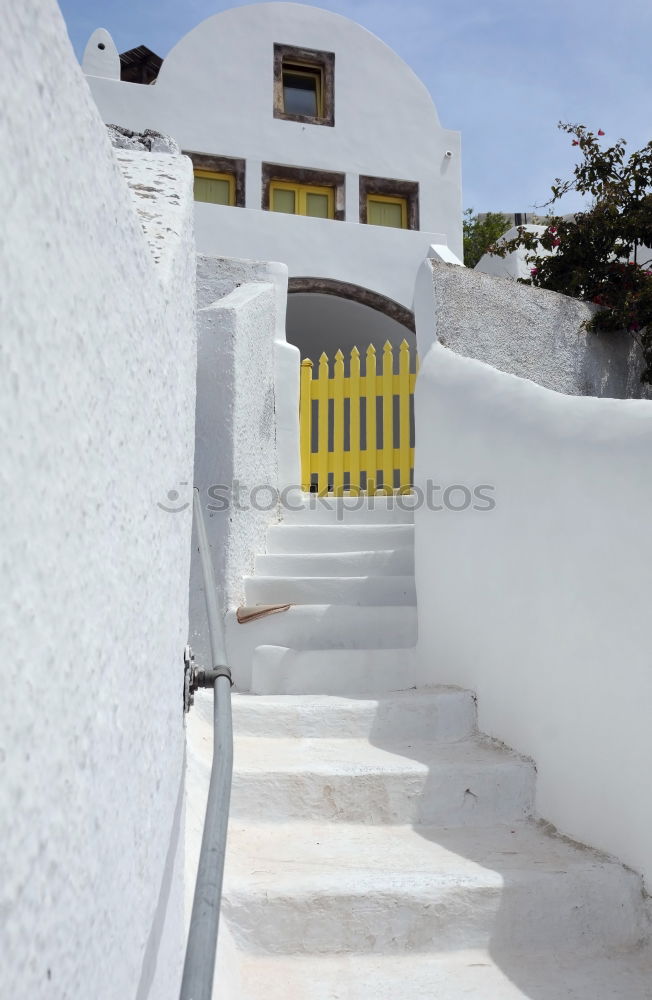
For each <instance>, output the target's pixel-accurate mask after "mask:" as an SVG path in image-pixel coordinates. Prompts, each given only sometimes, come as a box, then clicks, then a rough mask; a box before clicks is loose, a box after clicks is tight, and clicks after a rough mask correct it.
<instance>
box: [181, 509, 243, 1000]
mask: <svg viewBox="0 0 652 1000" xmlns="http://www.w3.org/2000/svg"><path fill="white" fill-rule="evenodd" d="M193 507H194V513H195V519H196V528H197V538H198V541H199V554H200V559H201V564H202V572H203V576H204V591H205V595H206V609H207V612H208V629H209V635H210V644H211V654H212V660H213V671H217V676H216V677H215V679H214V680H212V677H211V674H212V672H211V671H208V672H207V674H208V675H209V677H208V678H207V679H209V682H211V683H212V685H213V761H212V765H211V778H210V784H209V788H208V801H207V803H206V817H205V820H204V833H203V835H202V842H201V851H200V855H199V865H198V867H197V881H196V883H195V896H194V900H193V904H192V915H191V918H190V928H189V930H188V944H187V946H186V959H185V963H184V967H183V979H182V982H181V993H180V995H179V996H180V1000H211V996H212V993H213V977H214V973H215V952H216V949H217V931H218V925H219V919H220V903H221V899H222V878H223V875H224V855H225V852H226V835H227V827H228V822H229V803H230V799H231V776H232V773H233V722H232V718H231V683H232V682H231V675H230V671H229V670H228V668H227V667H226V666H225V665H224V664H225V660H226V654H225V647H224V634H223V629H222V621H221V618H220V616H219V611H218V607H217V588H216V585H215V574H214V571H213V564H212V560H211V557H210V549H209V546H208V538H207V536H206V526H205V524H204V516H203V512H202V509H201V502H200V499H199V491H198V490H197V489H195V491H194V502H193Z"/></svg>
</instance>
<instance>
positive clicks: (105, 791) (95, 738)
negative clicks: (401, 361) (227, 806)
mask: <svg viewBox="0 0 652 1000" xmlns="http://www.w3.org/2000/svg"><path fill="white" fill-rule="evenodd" d="M0 21H1V22H2V31H3V43H4V45H3V52H4V57H3V59H2V61H0V95H1V99H2V108H3V115H2V118H1V119H0V143H1V146H2V162H1V164H0V174H1V176H2V183H1V184H0V209H1V215H2V233H1V234H0V299H1V301H2V353H3V364H2V366H0V382H1V390H0V433H1V434H2V440H3V449H2V460H1V462H0V483H1V485H2V497H3V504H4V514H3V519H2V526H1V528H0V535H1V538H0V542H1V544H0V549H1V551H2V584H3V588H4V589H3V600H2V602H0V634H1V635H2V638H3V641H4V648H3V653H2V662H3V669H4V677H5V682H4V684H3V696H2V700H1V703H0V732H2V749H1V751H0V757H1V758H2V771H3V778H2V785H1V788H0V843H1V844H2V855H3V858H4V865H3V876H2V887H1V889H0V911H1V912H2V916H1V917H0V923H1V924H2V932H1V936H2V958H1V959H0V967H1V972H0V983H1V985H0V993H1V994H2V996H3V997H16V998H18V997H20V998H28V997H29V1000H46V998H47V1000H53V998H55V997H57V998H62V997H70V998H72V997H75V998H81V997H88V998H91V997H92V998H93V1000H116V998H118V997H120V998H129V1000H146V998H152V1000H173V998H176V997H177V996H178V986H179V980H180V971H181V961H182V957H183V947H184V933H183V893H182V888H183V886H182V878H183V870H182V869H183V859H182V846H183V836H182V832H181V830H182V812H183V774H184V725H183V717H182V702H181V687H182V672H183V662H182V653H183V647H184V644H185V642H186V641H187V635H188V572H189V562H190V530H191V510H190V506H189V503H190V489H189V486H185V487H184V486H183V485H181V484H182V483H185V484H190V483H191V482H192V463H193V442H194V426H193V425H194V420H193V417H194V396H195V329H194V315H193V308H194V294H193V292H194V281H193V278H194V247H193V242H192V178H191V170H190V164H189V162H188V161H187V160H186V159H184V158H181V157H171V156H157V155H154V154H149V153H147V154H139V153H134V152H131V151H124V150H122V151H120V152H119V154H118V155H117V156H116V155H115V154H114V151H113V150H112V148H111V146H110V144H109V141H108V138H107V134H106V129H105V127H104V125H103V123H102V121H101V119H100V117H99V115H98V113H97V109H96V107H95V106H94V104H93V101H92V100H91V97H90V95H89V92H88V87H87V86H86V83H85V81H84V78H83V76H82V73H81V71H80V69H79V67H78V66H77V64H76V61H75V58H74V54H73V51H72V48H71V46H70V42H69V40H68V38H67V36H66V31H65V26H64V24H63V20H62V18H61V15H60V12H59V10H58V8H57V7H56V4H55V3H54V2H52V0H23V2H21V3H19V4H9V5H5V6H4V7H3V9H2V15H1V16H0ZM44 153H45V155H44ZM116 161H118V162H116ZM118 163H119V165H118ZM35 164H39V167H38V169H36V168H35ZM120 167H121V168H122V171H123V172H124V174H126V175H128V176H129V178H130V183H131V185H132V190H131V191H130V190H129V188H128V186H127V183H125V179H124V176H123V175H122V173H121V169H120ZM138 211H140V212H141V213H142V214H141V218H145V217H146V219H147V225H148V239H146V238H145V237H144V235H143V230H142V227H141V224H140V221H139V217H138V214H137V212H138ZM148 243H149V245H148ZM174 489H176V490H177V491H178V493H179V497H178V498H177V501H176V502H175V504H173V508H174V507H176V508H177V509H178V510H179V512H178V513H176V514H175V513H167V512H166V511H164V510H162V509H161V508H160V507H159V506H158V504H159V503H163V504H166V503H167V502H168V493H169V491H171V490H174ZM184 490H185V492H184Z"/></svg>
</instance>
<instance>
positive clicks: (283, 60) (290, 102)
mask: <svg viewBox="0 0 652 1000" xmlns="http://www.w3.org/2000/svg"><path fill="white" fill-rule="evenodd" d="M334 79H335V55H334V53H332V52H316V51H313V50H312V49H299V48H296V47H294V46H292V45H274V117H275V118H283V119H285V120H286V121H295V122H305V123H307V124H310V125H334V124H335V100H334Z"/></svg>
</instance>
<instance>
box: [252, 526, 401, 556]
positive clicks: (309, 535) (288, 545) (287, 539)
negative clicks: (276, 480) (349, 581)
mask: <svg viewBox="0 0 652 1000" xmlns="http://www.w3.org/2000/svg"><path fill="white" fill-rule="evenodd" d="M410 546H412V547H414V525H413V524H356V525H349V524H338V525H335V524H301V525H298V524H272V525H271V526H270V527H269V528H268V529H267V551H268V552H287V553H290V552H291V553H301V554H303V553H314V552H360V551H362V550H363V551H367V552H369V551H376V550H378V549H398V548H406V547H410Z"/></svg>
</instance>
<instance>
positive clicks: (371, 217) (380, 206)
mask: <svg viewBox="0 0 652 1000" xmlns="http://www.w3.org/2000/svg"><path fill="white" fill-rule="evenodd" d="M367 222H369V223H370V224H371V225H372V226H393V227H394V228H395V229H402V228H403V206H402V205H400V204H396V203H395V202H388V201H374V200H373V199H372V198H370V199H369V202H368V203H367Z"/></svg>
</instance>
